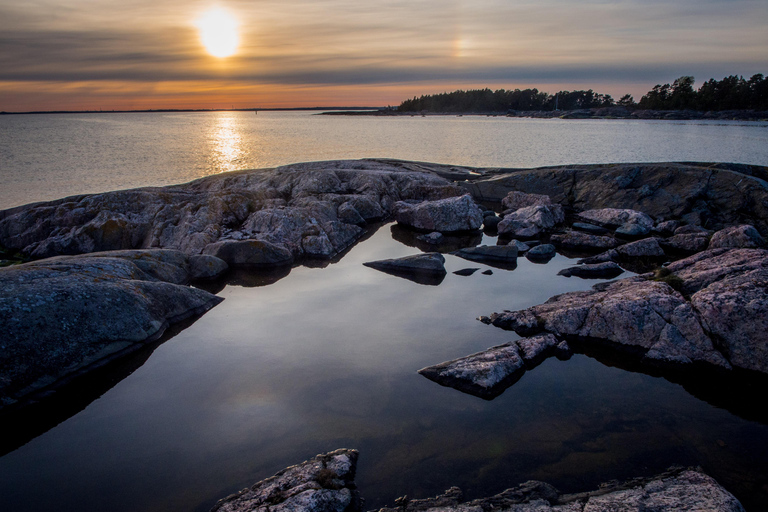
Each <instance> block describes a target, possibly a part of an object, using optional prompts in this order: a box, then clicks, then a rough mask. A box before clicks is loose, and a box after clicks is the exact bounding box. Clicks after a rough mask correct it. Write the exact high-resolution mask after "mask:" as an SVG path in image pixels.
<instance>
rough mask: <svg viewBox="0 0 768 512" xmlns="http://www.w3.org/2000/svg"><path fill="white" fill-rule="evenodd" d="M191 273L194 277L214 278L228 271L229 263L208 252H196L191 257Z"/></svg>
mask: <svg viewBox="0 0 768 512" xmlns="http://www.w3.org/2000/svg"><path fill="white" fill-rule="evenodd" d="M189 267H190V268H189V273H190V277H191V278H192V279H214V278H216V277H219V276H220V275H222V274H223V273H224V272H226V271H227V269H228V268H229V265H227V263H226V262H225V261H224V260H222V259H220V258H217V257H216V256H211V255H208V254H195V255H192V256H190V257H189Z"/></svg>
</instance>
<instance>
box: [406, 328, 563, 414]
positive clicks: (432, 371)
mask: <svg viewBox="0 0 768 512" xmlns="http://www.w3.org/2000/svg"><path fill="white" fill-rule="evenodd" d="M557 344H558V342H557V339H556V338H555V337H554V336H552V335H551V334H546V335H540V336H534V337H531V338H526V339H522V340H518V341H512V342H509V343H505V344H503V345H499V346H496V347H492V348H489V349H488V350H484V351H482V352H478V353H476V354H472V355H469V356H466V357H462V358H459V359H454V360H452V361H446V362H444V363H440V364H437V365H434V366H428V367H426V368H422V369H421V370H419V373H420V374H421V375H423V376H424V377H426V378H428V379H430V380H432V381H435V382H437V383H438V384H440V385H443V386H448V387H452V388H454V389H457V390H459V391H462V392H464V393H468V394H470V395H474V396H477V397H480V398H483V399H485V400H492V399H494V398H496V397H497V396H499V395H500V394H502V393H503V392H504V390H506V389H507V388H509V387H510V386H511V385H512V384H514V383H515V382H517V381H518V380H520V378H521V377H522V376H523V374H524V373H525V372H526V369H532V368H534V367H535V366H536V365H538V364H539V363H540V362H541V361H542V360H543V359H545V358H546V357H548V356H549V355H552V354H554V350H555V347H556V346H557Z"/></svg>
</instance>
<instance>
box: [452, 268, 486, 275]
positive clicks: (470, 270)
mask: <svg viewBox="0 0 768 512" xmlns="http://www.w3.org/2000/svg"><path fill="white" fill-rule="evenodd" d="M478 270H480V269H479V268H462V269H461V270H456V271H454V272H453V273H454V274H456V275H457V276H464V277H467V276H471V275H472V274H474V273H475V272H477V271H478Z"/></svg>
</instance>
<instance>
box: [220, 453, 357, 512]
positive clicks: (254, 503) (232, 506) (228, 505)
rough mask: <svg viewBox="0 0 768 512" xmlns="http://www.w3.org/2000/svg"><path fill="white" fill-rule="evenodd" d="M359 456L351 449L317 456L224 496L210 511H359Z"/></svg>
mask: <svg viewBox="0 0 768 512" xmlns="http://www.w3.org/2000/svg"><path fill="white" fill-rule="evenodd" d="M357 457H358V453H357V450H348V449H339V450H335V451H333V452H329V453H324V454H320V455H317V456H316V457H314V458H312V459H309V460H307V461H304V462H302V463H301V464H297V465H295V466H291V467H289V468H286V469H284V470H282V471H280V472H279V473H277V474H276V475H275V476H272V477H270V478H267V479H266V480H262V481H261V482H257V483H256V484H254V485H253V486H252V487H250V488H248V489H243V490H242V491H240V492H239V493H236V494H233V495H231V496H229V497H227V498H224V499H223V500H221V501H219V502H218V503H217V504H216V506H214V507H213V508H212V509H211V512H255V511H258V512H359V511H360V510H361V507H362V500H361V499H360V496H359V493H358V492H357V491H356V490H355V483H354V479H355V471H356V470H357Z"/></svg>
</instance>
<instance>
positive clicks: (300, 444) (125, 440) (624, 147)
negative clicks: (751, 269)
mask: <svg viewBox="0 0 768 512" xmlns="http://www.w3.org/2000/svg"><path fill="white" fill-rule="evenodd" d="M346 158H396V159H405V160H418V161H428V162H438V163H445V164H457V165H467V166H478V167H536V166H546V165H562V164H572V163H610V162H661V161H696V162H737V163H745V164H755V165H765V166H768V123H765V122H762V123H761V122H735V121H734V122H723V121H716V122H709V121H707V122H703V121H640V120H631V121H630V120H557V119H546V120H538V119H521V118H506V117H486V116H462V117H456V116H426V117H422V116H413V117H410V116H406V117H365V116H360V117H346V116H320V115H315V113H314V112H258V113H257V114H255V113H254V112H206V113H181V112H179V113H141V114H139V113H135V114H133V113H131V114H117V113H103V114H55V115H54V114H51V115H8V116H0V185H2V186H1V187H0V209H4V208H10V207H13V206H18V205H22V204H26V203H29V202H35V201H45V200H51V199H56V198H59V197H64V196H69V195H77V194H84V193H92V192H101V191H106V190H114V189H123V188H132V187H140V186H162V185H169V184H176V183H182V182H187V181H190V180H194V179H196V178H200V177H203V176H209V175H213V174H218V173H222V172H227V171H232V170H237V169H246V168H260V167H274V166H279V165H284V164H289V163H295V162H301V161H317V160H330V159H346ZM495 242H496V240H495V238H494V237H493V236H489V235H483V239H482V241H481V243H486V244H494V243H495ZM415 245H416V244H415V241H414V240H413V236H412V234H411V233H409V232H407V231H405V230H402V229H400V228H398V227H397V226H396V225H393V224H382V225H377V226H373V227H372V228H371V230H370V232H369V233H368V234H367V235H366V237H364V238H363V239H362V240H361V241H360V242H359V243H358V244H356V245H355V246H354V247H353V248H352V249H351V250H349V251H348V252H347V253H346V254H345V255H344V256H343V257H342V258H341V259H338V260H334V261H332V262H327V264H324V265H317V266H311V267H310V266H299V267H296V268H293V269H291V270H290V271H287V270H286V271H283V272H280V273H277V274H275V273H263V272H262V273H258V272H240V273H236V274H233V275H232V276H230V278H229V279H228V280H227V281H226V282H222V283H216V284H212V285H211V289H210V291H212V292H215V293H218V294H219V295H220V296H222V297H223V298H224V299H225V300H224V301H223V302H222V303H221V304H220V305H218V306H217V307H215V308H214V309H213V310H211V311H209V312H208V313H206V314H205V315H203V316H202V317H201V318H199V319H198V320H196V321H194V322H188V323H187V324H185V325H182V326H178V327H177V328H174V329H172V330H171V331H170V332H169V333H168V334H167V335H166V336H164V337H163V339H161V340H159V342H157V343H155V344H152V345H151V346H149V347H147V348H146V349H145V350H142V351H140V352H139V353H137V354H135V355H133V356H131V357H130V358H128V359H127V360H126V361H123V362H122V363H121V364H120V366H119V368H112V369H110V372H109V373H108V374H107V375H104V376H102V377H101V378H97V379H95V380H94V381H93V382H89V383H88V385H87V386H86V387H84V388H83V389H78V390H76V392H75V393H74V396H70V397H65V398H66V400H63V402H64V403H61V404H57V405H55V406H52V408H51V410H50V411H49V412H46V413H45V414H44V416H43V417H40V418H33V419H32V421H27V422H26V423H23V425H22V426H21V427H19V428H14V427H15V426H16V425H10V424H7V423H6V424H4V425H2V427H0V429H1V430H3V431H4V432H5V434H4V435H3V436H0V454H2V456H0V510H13V511H45V510H55V511H67V510H77V511H101V510H110V511H138V510H141V511H169V510H171V511H173V510H185V511H206V510H209V509H210V508H211V507H212V506H213V505H214V504H215V503H216V501H217V500H218V499H220V498H223V497H225V496H227V495H228V494H230V493H233V492H236V491H238V490H240V489H242V488H244V487H247V486H249V485H251V484H253V483H254V482H256V481H258V480H261V479H264V478H266V477H269V476H271V475H273V474H274V473H275V472H277V471H279V470H280V469H282V468H285V467H287V466H289V465H292V464H296V463H298V462H301V461H303V460H306V459H308V458H310V457H312V456H314V455H316V454H318V453H322V452H326V451H330V450H334V449H337V448H342V447H345V448H356V449H358V450H359V451H360V461H359V467H358V471H357V477H356V482H357V485H358V488H359V490H360V492H361V494H362V496H363V497H364V498H365V500H366V502H365V506H364V510H374V509H378V508H380V507H382V506H387V505H390V506H391V505H393V503H394V500H395V499H396V498H398V497H400V496H403V495H408V496H409V497H411V498H425V497H429V496H434V495H436V494H439V493H441V492H443V491H444V490H445V489H448V488H449V487H451V486H458V487H460V488H461V489H462V491H463V492H464V496H465V497H466V498H468V499H471V498H476V497H481V496H488V495H491V494H494V493H498V492H501V491H502V490H504V489H506V488H508V487H511V486H514V485H517V484H519V483H521V482H524V481H527V480H542V481H546V482H549V483H551V484H553V485H555V487H557V488H558V489H559V490H560V491H562V492H566V493H567V492H578V491H583V490H588V489H594V488H596V487H597V486H598V485H599V484H600V483H602V482H606V481H609V480H613V479H619V480H621V479H627V478H631V477H636V476H650V475H653V474H656V473H659V472H661V471H664V470H666V469H667V468H668V467H670V466H674V465H682V466H700V467H701V468H703V469H704V471H706V472H707V473H708V474H710V475H711V476H713V477H715V478H716V479H717V480H718V481H719V482H720V483H721V484H722V485H723V486H725V487H726V488H727V489H728V490H729V491H731V492H732V493H734V494H735V495H736V496H737V497H738V498H739V499H740V500H741V501H742V503H743V504H744V505H745V507H746V509H747V510H748V511H759V510H763V509H764V507H765V504H766V503H768V414H767V413H766V412H765V407H764V403H763V401H762V400H763V398H762V397H764V396H765V394H764V391H765V389H764V388H761V387H758V388H754V387H750V386H751V385H752V384H753V383H747V384H744V385H743V386H740V385H738V383H737V385H731V386H730V387H726V388H723V387H722V386H718V385H717V383H714V382H698V381H685V380H679V381H678V380H677V379H674V378H672V377H670V376H667V377H668V378H665V377H664V376H662V375H649V374H647V373H643V372H642V371H641V369H640V368H636V367H633V366H632V365H627V364H626V363H624V362H622V361H621V360H616V359H615V358H612V357H611V356H610V355H609V354H608V355H601V354H590V355H585V354H576V355H574V356H573V357H572V358H571V359H570V360H568V361H559V360H557V359H550V360H547V361H545V362H544V363H542V364H541V365H540V366H538V367H537V368H535V369H533V370H531V371H529V372H527V373H526V374H525V375H524V376H523V377H522V379H521V380H520V381H519V382H517V383H516V384H515V385H514V386H512V387H510V388H509V389H507V390H506V391H505V392H504V393H503V394H502V395H501V396H499V397H497V398H495V399H494V400H490V401H487V400H482V399H480V398H477V397H474V396H471V395H467V394H464V393H461V392H459V391H457V390H454V389H452V388H447V387H442V386H439V385H438V384H435V383H434V382H431V381H429V380H427V379H426V378H424V377H422V376H420V375H419V374H418V373H416V372H417V370H418V369H420V368H422V367H425V366H429V365H433V364H437V363H440V362H442V361H446V360H450V359H454V358H457V357H462V356H465V355H468V354H471V353H475V352H478V351H481V350H484V349H486V348H488V347H491V346H495V345H499V344H501V343H505V342H508V341H511V340H514V339H516V338H517V336H516V335H515V334H514V333H511V332H507V331H503V330H501V329H498V328H495V327H492V326H488V325H484V324H483V323H481V322H479V321H478V320H477V317H478V316H481V315H489V314H491V313H493V312H495V311H501V310H504V309H510V310H513V309H521V308H525V307H529V306H532V305H535V304H539V303H541V302H543V301H545V300H547V299H548V298H549V297H551V296H552V295H555V294H558V293H563V292H567V291H574V290H586V289H588V288H589V287H591V286H592V285H594V284H595V283H596V282H599V281H595V280H582V279H579V278H576V277H572V278H566V277H563V276H558V275H557V274H558V272H559V271H560V270H561V269H563V268H566V267H568V266H571V265H573V264H575V260H574V259H571V258H569V257H567V256H564V255H557V256H556V257H555V258H554V259H553V260H551V261H550V262H548V263H547V264H536V263H533V262H530V261H528V260H526V259H525V258H519V259H518V265H517V267H516V268H513V269H511V268H497V267H492V266H488V265H485V264H480V263H475V262H469V261H465V260H462V259H460V258H458V257H456V256H453V255H446V268H447V270H448V275H447V276H446V278H445V279H444V280H443V281H442V282H441V283H439V285H435V283H432V285H425V284H419V283H415V282H412V281H409V280H407V279H402V278H399V277H396V276H392V275H388V274H385V273H382V272H379V271H376V270H374V269H371V268H368V267H365V266H363V263H364V262H366V261H371V260H376V259H383V258H391V257H399V256H406V255H411V254H415V253H417V252H418V251H419V250H418V249H417V248H416V247H415ZM468 268H476V269H477V271H475V272H474V273H472V274H471V275H468V276H467V275H458V274H454V271H457V270H465V269H468ZM629 275H632V274H631V273H629V272H627V273H625V274H624V276H622V277H626V276H629ZM27 420H28V419H27ZM25 421H26V420H25ZM20 424H21V423H20ZM10 431H13V435H9V434H8V432H10ZM19 431H21V432H19Z"/></svg>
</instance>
